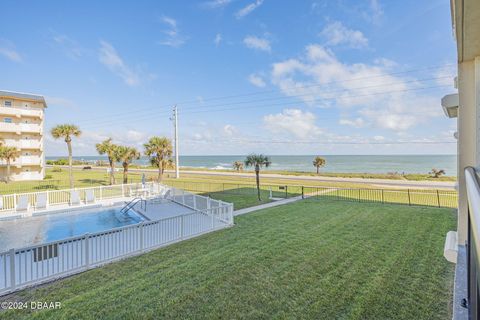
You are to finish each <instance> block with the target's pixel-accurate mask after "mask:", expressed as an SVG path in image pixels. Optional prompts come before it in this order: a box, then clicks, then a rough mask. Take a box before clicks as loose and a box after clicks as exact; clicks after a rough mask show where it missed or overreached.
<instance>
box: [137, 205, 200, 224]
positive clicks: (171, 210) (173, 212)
mask: <svg viewBox="0 0 480 320" xmlns="http://www.w3.org/2000/svg"><path fill="white" fill-rule="evenodd" d="M134 209H135V211H136V212H138V213H139V214H141V215H142V216H144V217H145V218H146V219H147V220H150V221H154V220H160V219H165V218H171V217H176V216H181V215H185V214H189V213H193V212H195V210H193V209H191V208H189V207H187V206H184V205H181V204H178V203H176V202H173V201H170V200H161V201H159V200H154V201H149V202H147V206H146V210H144V209H142V208H141V205H140V203H137V204H136V205H135V207H134Z"/></svg>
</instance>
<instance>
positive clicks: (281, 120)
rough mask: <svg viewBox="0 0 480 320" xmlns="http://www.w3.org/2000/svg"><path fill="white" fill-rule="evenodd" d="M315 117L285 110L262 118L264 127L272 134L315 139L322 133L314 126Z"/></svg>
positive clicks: (294, 110) (307, 113)
mask: <svg viewBox="0 0 480 320" xmlns="http://www.w3.org/2000/svg"><path fill="white" fill-rule="evenodd" d="M315 119H316V116H315V115H314V114H313V113H311V112H308V111H305V112H304V111H302V110H300V109H285V110H283V111H282V112H281V113H277V114H269V115H266V116H265V117H263V122H264V124H265V127H266V128H267V129H268V130H269V131H270V132H272V133H274V134H281V133H287V134H289V135H291V136H293V137H295V138H301V139H304V138H311V139H313V138H315V137H318V136H320V135H321V134H322V133H323V131H322V129H320V128H319V127H317V125H316V124H315Z"/></svg>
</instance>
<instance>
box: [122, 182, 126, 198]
mask: <svg viewBox="0 0 480 320" xmlns="http://www.w3.org/2000/svg"><path fill="white" fill-rule="evenodd" d="M122 197H125V185H124V184H123V183H122Z"/></svg>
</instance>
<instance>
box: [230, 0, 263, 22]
mask: <svg viewBox="0 0 480 320" xmlns="http://www.w3.org/2000/svg"><path fill="white" fill-rule="evenodd" d="M262 3H263V0H256V1H255V2H252V3H250V4H249V5H247V6H245V7H243V8H242V9H240V10H238V11H237V12H236V13H235V17H236V18H237V19H241V18H243V17H245V16H247V15H249V14H250V13H252V11H253V10H255V9H257V8H258V7H259V6H261V5H262Z"/></svg>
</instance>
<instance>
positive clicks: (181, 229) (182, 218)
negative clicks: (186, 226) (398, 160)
mask: <svg viewBox="0 0 480 320" xmlns="http://www.w3.org/2000/svg"><path fill="white" fill-rule="evenodd" d="M184 216H185V215H184V214H182V215H181V216H180V239H181V240H183V223H184V221H185V219H184Z"/></svg>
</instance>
